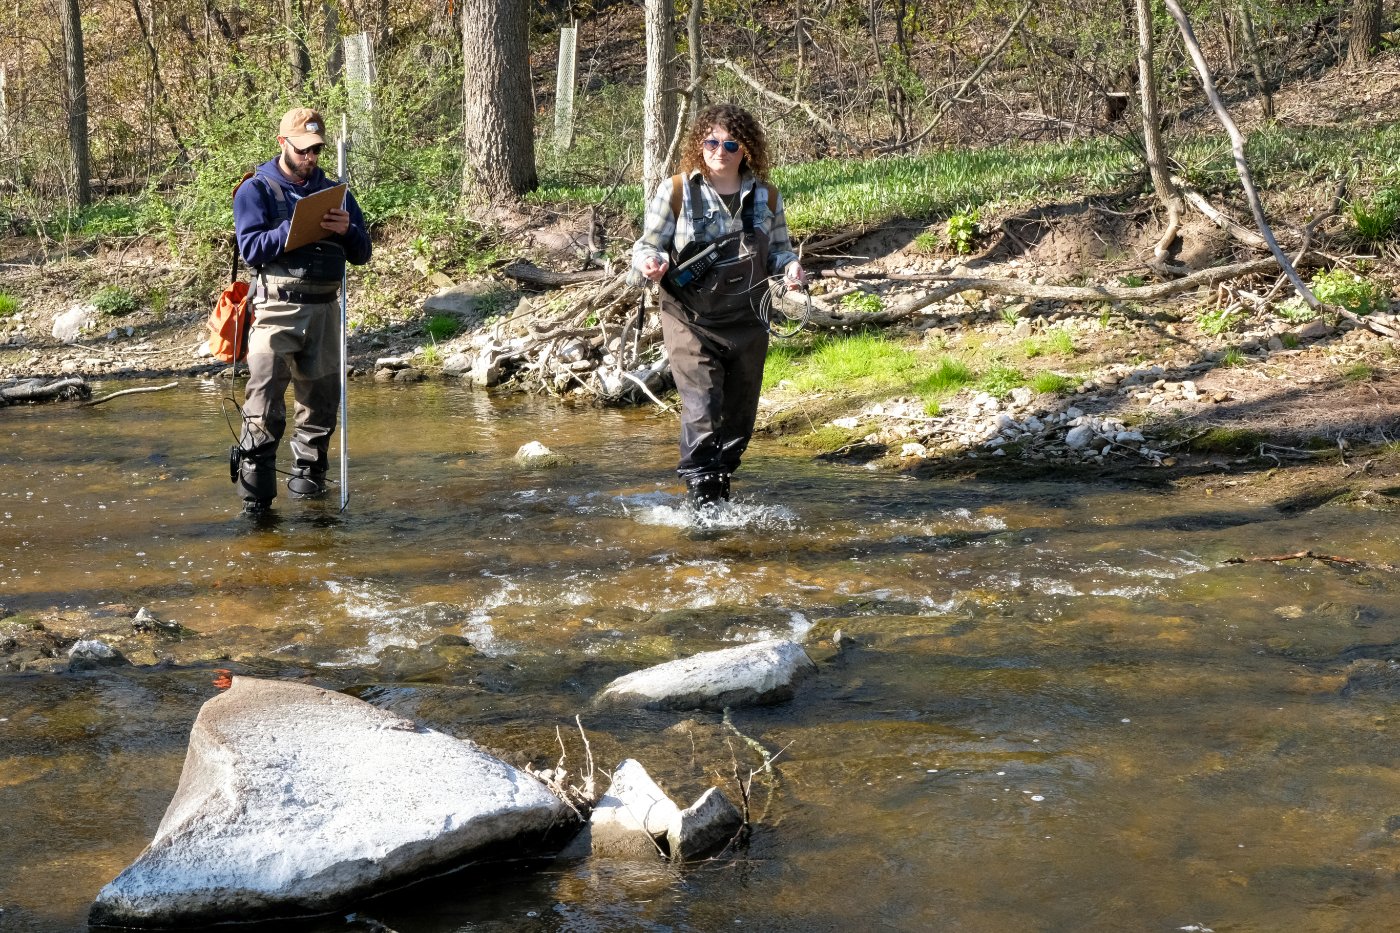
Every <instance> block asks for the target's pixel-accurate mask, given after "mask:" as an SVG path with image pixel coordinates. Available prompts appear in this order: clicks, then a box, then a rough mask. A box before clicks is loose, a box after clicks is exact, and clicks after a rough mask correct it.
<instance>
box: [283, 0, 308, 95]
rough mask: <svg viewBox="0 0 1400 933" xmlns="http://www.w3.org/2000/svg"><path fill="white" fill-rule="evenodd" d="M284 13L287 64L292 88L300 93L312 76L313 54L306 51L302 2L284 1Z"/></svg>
mask: <svg viewBox="0 0 1400 933" xmlns="http://www.w3.org/2000/svg"><path fill="white" fill-rule="evenodd" d="M282 13H283V16H284V17H285V18H286V25H287V64H288V65H289V66H290V67H291V69H292V87H294V88H296V89H297V90H298V91H300V90H301V89H302V87H303V86H304V85H305V84H306V78H307V76H308V75H310V74H311V54H310V53H309V52H308V51H307V49H306V39H305V36H306V23H305V21H304V17H303V16H302V11H301V0H284V2H283V4H282Z"/></svg>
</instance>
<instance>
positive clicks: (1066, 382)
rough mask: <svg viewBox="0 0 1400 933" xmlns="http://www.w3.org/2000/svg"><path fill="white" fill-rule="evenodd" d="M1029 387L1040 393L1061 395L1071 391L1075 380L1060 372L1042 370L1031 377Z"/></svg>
mask: <svg viewBox="0 0 1400 933" xmlns="http://www.w3.org/2000/svg"><path fill="white" fill-rule="evenodd" d="M1030 384H1031V388H1032V389H1034V390H1035V391H1037V392H1039V393H1041V394H1042V395H1062V394H1064V393H1065V392H1069V391H1072V390H1073V389H1074V386H1075V384H1076V383H1075V380H1074V379H1072V378H1070V377H1069V376H1065V375H1061V374H1060V373H1052V372H1050V371H1049V370H1042V371H1041V372H1038V373H1036V374H1035V375H1034V376H1032V377H1031V383H1030Z"/></svg>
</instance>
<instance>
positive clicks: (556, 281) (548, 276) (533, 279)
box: [501, 259, 604, 287]
mask: <svg viewBox="0 0 1400 933" xmlns="http://www.w3.org/2000/svg"><path fill="white" fill-rule="evenodd" d="M501 272H502V273H504V274H505V275H508V276H510V277H511V278H513V279H515V280H516V281H518V282H528V283H530V284H531V285H548V286H551V287H558V286H560V285H575V284H577V283H579V282H592V281H595V280H597V279H601V278H603V275H604V271H603V270H602V269H585V270H583V271H582V272H551V271H550V270H548V269H541V268H540V267H539V266H536V265H534V264H533V263H529V262H526V261H525V260H523V259H519V260H516V261H515V262H512V263H510V264H509V265H507V266H505V267H504V268H502V269H501Z"/></svg>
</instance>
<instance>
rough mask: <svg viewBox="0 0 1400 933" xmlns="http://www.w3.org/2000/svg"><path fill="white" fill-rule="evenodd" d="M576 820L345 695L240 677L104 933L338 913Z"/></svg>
mask: <svg viewBox="0 0 1400 933" xmlns="http://www.w3.org/2000/svg"><path fill="white" fill-rule="evenodd" d="M573 820H574V815H573V813H572V811H571V810H569V808H568V807H566V806H565V805H564V803H563V802H562V801H560V800H559V799H558V798H557V797H555V796H554V794H552V793H551V792H550V791H549V790H548V789H546V788H545V786H544V785H543V784H542V783H540V782H539V781H538V780H536V779H535V778H533V777H531V776H529V775H528V774H525V773H524V772H521V771H518V770H516V769H515V768H512V767H511V766H510V765H508V764H506V763H505V762H503V761H500V760H499V759H497V758H494V757H493V756H491V755H488V754H486V753H485V752H483V751H482V750H481V749H479V748H477V747H476V746H475V745H474V744H472V743H470V742H466V741H462V740H460V739H456V738H453V737H452V736H449V735H444V734H443V733H440V732H434V731H433V730H431V729H425V728H422V727H419V726H418V725H416V724H415V723H413V722H412V721H410V720H407V719H403V718H401V717H399V716H396V715H394V714H392V713H388V712H385V711H384V710H380V709H378V708H376V707H373V706H371V705H369V704H368V703H364V702H362V701H360V700H357V699H355V698H353V697H349V696H346V695H344V694H340V693H333V692H331V691H328V690H322V689H320V688H318V687H311V686H307V685H304V684H298V683H290V682H283V681H271V680H259V679H255V678H250V677H236V678H234V680H233V686H232V687H231V688H230V689H229V690H227V691H226V692H224V693H222V694H220V695H219V696H216V697H214V698H213V699H211V700H209V701H208V702H207V703H205V704H204V706H203V708H202V709H201V710H200V712H199V716H198V718H197V719H196V720H195V723H194V726H193V728H192V729H191V731H190V745H189V750H188V752H187V754H186V757H185V768H184V772H183V773H182V774H181V775H180V785H179V787H178V788H177V789H176V791H175V797H174V799H173V800H172V801H171V802H170V806H169V808H168V809H167V810H166V812H165V818H164V819H162V820H161V823H160V826H159V827H158V828H157V830H156V834H155V838H154V839H153V840H152V841H151V843H150V845H148V846H147V847H146V849H145V851H143V852H142V853H141V854H140V855H139V856H138V857H137V859H136V861H134V862H133V863H132V864H131V865H130V866H128V867H127V868H126V869H125V870H124V871H123V872H122V873H121V874H120V875H118V876H117V878H116V879H115V880H114V881H112V883H111V884H109V885H107V886H106V887H105V888H103V889H102V891H101V893H100V894H98V896H97V900H96V902H95V903H94V904H93V906H92V910H91V913H90V916H89V920H90V922H92V923H94V924H110V925H114V926H122V925H128V926H142V927H161V926H177V925H184V924H194V923H202V922H209V921H217V920H249V919H255V918H258V917H265V916H280V917H287V916H295V915H309V914H317V913H324V912H328V911H331V910H336V909H338V908H340V907H342V906H343V905H345V904H347V903H349V902H351V901H353V900H354V899H356V898H358V897H361V896H363V895H367V894H370V893H374V892H377V891H380V890H385V889H389V888H393V887H397V886H400V885H402V884H406V883H408V882H410V881H412V880H414V879H415V878H416V877H417V876H420V875H423V874H426V873H430V872H431V871H432V870H434V869H437V868H445V867H448V866H449V865H455V864H460V863H461V862H463V861H465V860H467V859H469V858H473V857H481V856H485V855H490V854H495V853H499V852H502V850H504V851H505V852H507V853H511V852H512V850H514V849H520V850H527V849H528V847H529V846H530V844H531V843H534V842H537V841H538V840H539V838H540V837H541V836H542V835H543V834H544V833H545V832H546V831H548V830H549V829H551V828H552V827H554V826H556V825H559V824H566V823H570V822H572V821H573Z"/></svg>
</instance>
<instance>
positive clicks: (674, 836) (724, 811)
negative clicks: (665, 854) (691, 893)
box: [666, 787, 744, 861]
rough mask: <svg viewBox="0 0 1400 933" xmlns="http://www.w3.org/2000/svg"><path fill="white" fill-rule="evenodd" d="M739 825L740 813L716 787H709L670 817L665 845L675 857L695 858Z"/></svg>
mask: <svg viewBox="0 0 1400 933" xmlns="http://www.w3.org/2000/svg"><path fill="white" fill-rule="evenodd" d="M743 825H744V816H743V814H742V813H740V812H739V811H738V810H737V809H735V807H734V804H732V803H730V802H729V798H728V797H726V796H724V793H723V792H722V791H721V790H720V789H719V788H718V787H711V788H710V789H709V790H707V791H705V793H703V794H701V795H700V799H699V800H697V801H695V802H694V803H693V804H691V805H690V806H688V807H686V808H685V809H684V810H680V811H678V812H677V813H676V814H675V816H673V817H671V826H670V828H669V829H668V830H667V832H666V842H667V848H668V849H669V850H670V853H671V858H672V859H674V860H676V861H684V860H686V859H692V858H697V857H698V856H701V855H704V854H706V853H708V852H710V851H712V850H714V849H718V848H719V847H720V846H722V845H724V844H725V843H727V842H728V841H729V840H730V839H733V838H734V834H735V833H737V832H738V831H739V828H740V827H741V826H743Z"/></svg>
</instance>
